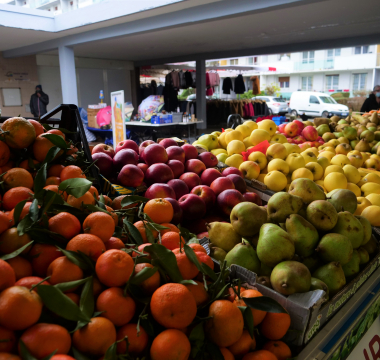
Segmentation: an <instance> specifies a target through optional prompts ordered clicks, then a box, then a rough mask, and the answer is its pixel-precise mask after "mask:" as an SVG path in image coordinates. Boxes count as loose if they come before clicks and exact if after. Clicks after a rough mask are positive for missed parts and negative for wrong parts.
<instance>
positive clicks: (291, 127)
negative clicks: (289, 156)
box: [284, 121, 299, 137]
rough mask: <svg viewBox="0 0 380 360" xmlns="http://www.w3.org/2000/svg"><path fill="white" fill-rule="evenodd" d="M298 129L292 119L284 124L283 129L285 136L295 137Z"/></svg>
mask: <svg viewBox="0 0 380 360" xmlns="http://www.w3.org/2000/svg"><path fill="white" fill-rule="evenodd" d="M298 129H299V128H298V125H297V124H296V123H295V122H294V121H293V122H290V123H287V124H286V126H285V129H284V131H285V134H286V135H287V136H289V137H295V136H297V133H298Z"/></svg>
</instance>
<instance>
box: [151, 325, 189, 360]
mask: <svg viewBox="0 0 380 360" xmlns="http://www.w3.org/2000/svg"><path fill="white" fill-rule="evenodd" d="M190 352H191V345H190V341H189V339H188V338H187V336H186V335H185V334H184V333H183V332H181V331H179V330H176V329H168V330H164V331H163V332H162V333H160V334H158V335H157V336H156V337H155V338H154V340H153V343H152V346H151V348H150V358H151V359H152V360H187V359H189V356H190Z"/></svg>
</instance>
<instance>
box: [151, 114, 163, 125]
mask: <svg viewBox="0 0 380 360" xmlns="http://www.w3.org/2000/svg"><path fill="white" fill-rule="evenodd" d="M150 122H151V123H152V124H163V123H164V119H161V118H160V117H159V116H157V115H155V116H152V117H151V119H150Z"/></svg>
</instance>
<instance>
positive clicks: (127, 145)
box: [115, 140, 154, 154]
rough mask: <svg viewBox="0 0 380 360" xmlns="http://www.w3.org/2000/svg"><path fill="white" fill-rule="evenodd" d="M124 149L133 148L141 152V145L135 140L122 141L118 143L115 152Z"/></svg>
mask: <svg viewBox="0 0 380 360" xmlns="http://www.w3.org/2000/svg"><path fill="white" fill-rule="evenodd" d="M148 141H151V140H148ZM144 142H145V141H144ZM153 143H154V141H153ZM141 145H142V144H141ZM123 149H132V150H134V151H136V153H137V154H138V153H139V146H138V145H137V144H136V143H135V142H134V141H133V140H123V141H120V142H119V143H118V144H117V145H116V150H115V153H118V152H119V151H120V150H123Z"/></svg>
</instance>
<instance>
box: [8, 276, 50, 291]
mask: <svg viewBox="0 0 380 360" xmlns="http://www.w3.org/2000/svg"><path fill="white" fill-rule="evenodd" d="M37 284H40V285H50V283H48V282H47V281H46V280H45V281H43V278H41V277H38V276H27V277H24V278H22V279H20V280H18V281H16V283H15V286H23V287H26V288H27V289H31V288H32V286H33V285H37ZM34 291H36V292H38V289H37V288H34Z"/></svg>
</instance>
